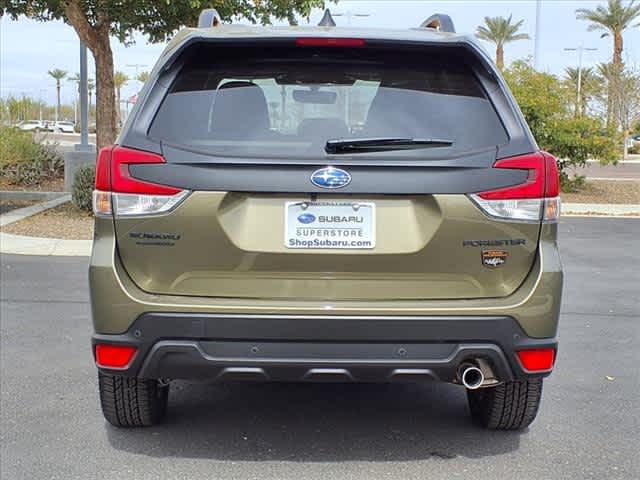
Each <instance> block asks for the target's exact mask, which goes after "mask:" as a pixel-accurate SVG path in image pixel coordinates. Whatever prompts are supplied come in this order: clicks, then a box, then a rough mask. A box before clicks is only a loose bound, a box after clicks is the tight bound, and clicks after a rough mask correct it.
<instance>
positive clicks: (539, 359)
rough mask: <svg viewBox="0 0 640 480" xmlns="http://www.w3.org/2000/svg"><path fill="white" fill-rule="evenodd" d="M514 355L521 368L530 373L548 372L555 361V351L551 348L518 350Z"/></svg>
mask: <svg viewBox="0 0 640 480" xmlns="http://www.w3.org/2000/svg"><path fill="white" fill-rule="evenodd" d="M516 355H517V356H518V360H519V361H520V365H522V368H523V369H525V370H526V371H527V372H530V373H539V372H548V371H550V370H551V369H552V368H553V363H554V362H555V359H556V351H555V350H554V349H553V348H539V349H534V350H520V351H518V352H516Z"/></svg>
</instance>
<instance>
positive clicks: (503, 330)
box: [92, 313, 557, 381]
mask: <svg viewBox="0 0 640 480" xmlns="http://www.w3.org/2000/svg"><path fill="white" fill-rule="evenodd" d="M92 342H93V344H94V345H95V344H96V343H111V344H124V345H134V346H136V347H138V349H139V350H138V353H137V355H136V356H135V358H134V360H133V362H132V364H131V365H130V366H129V368H128V369H127V370H126V371H111V370H109V369H105V368H101V369H100V370H101V371H103V372H105V373H113V374H118V375H127V376H140V377H144V378H163V377H168V378H174V379H231V378H233V377H234V375H231V374H230V373H229V370H226V369H229V368H231V369H236V370H231V372H232V373H233V372H235V373H238V374H239V375H238V376H239V377H240V379H262V380H286V381H303V380H309V379H310V376H311V379H313V377H320V378H333V377H334V376H337V377H342V376H345V379H349V378H351V380H355V381H388V380H390V379H391V377H394V378H393V379H406V378H412V377H421V376H422V375H423V374H424V378H429V379H436V380H442V381H455V374H456V370H457V368H458V366H459V365H460V363H462V362H463V361H466V360H469V359H472V358H477V357H482V358H485V359H487V360H489V362H490V363H491V364H492V367H493V368H494V370H495V373H496V374H497V375H498V378H499V379H500V380H503V381H504V380H511V379H514V378H526V377H530V376H531V374H529V373H527V372H525V371H524V370H523V369H522V367H521V365H520V363H519V362H518V360H517V358H516V355H515V351H516V350H522V349H528V348H556V347H557V341H556V339H555V338H541V339H536V338H531V337H527V336H526V335H525V334H524V332H523V331H522V329H521V328H520V326H519V325H518V323H517V322H516V321H515V320H514V319H513V318H511V317H464V316H461V317H452V316H446V317H444V316H443V317H440V316H433V317H418V316H415V317H407V316H402V317H400V316H398V317H391V316H384V317H383V316H300V315H290V316H280V315H224V314H189V313H146V314H143V315H141V316H140V317H138V318H137V319H136V320H135V322H134V323H133V324H132V326H131V328H130V329H129V330H128V331H127V332H126V333H124V334H120V335H103V334H95V335H94V336H93V337H92ZM318 368H320V369H325V370H326V371H324V373H326V374H327V376H326V377H325V376H324V373H323V371H321V372H320V373H318V372H316V373H314V372H312V370H313V369H318ZM337 370H344V372H346V374H345V373H344V372H337ZM420 370H423V371H424V372H423V373H422V374H421V373H419V371H420ZM252 372H253V373H252ZM394 372H395V373H394ZM254 374H255V375H254ZM254 376H255V378H249V377H254Z"/></svg>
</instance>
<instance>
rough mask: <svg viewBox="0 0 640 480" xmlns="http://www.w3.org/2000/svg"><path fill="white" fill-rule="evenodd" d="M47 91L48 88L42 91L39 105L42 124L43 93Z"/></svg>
mask: <svg viewBox="0 0 640 480" xmlns="http://www.w3.org/2000/svg"><path fill="white" fill-rule="evenodd" d="M46 91H47V89H46V88H41V89H40V100H39V101H38V104H39V106H40V122H42V92H46Z"/></svg>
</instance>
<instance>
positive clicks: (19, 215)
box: [0, 193, 71, 227]
mask: <svg viewBox="0 0 640 480" xmlns="http://www.w3.org/2000/svg"><path fill="white" fill-rule="evenodd" d="M69 201H71V194H69V193H66V194H62V195H61V196H59V197H58V198H54V199H53V200H49V201H48V202H44V203H38V204H37V205H31V206H30V207H24V208H17V209H15V210H11V211H10V212H7V213H3V214H2V215H0V227H5V226H7V225H9V224H10V223H15V222H19V221H20V220H24V219H25V218H27V217H30V216H31V215H35V214H36V213H40V212H44V211H45V210H49V209H50V208H54V207H57V206H58V205H62V204H63V203H66V202H69Z"/></svg>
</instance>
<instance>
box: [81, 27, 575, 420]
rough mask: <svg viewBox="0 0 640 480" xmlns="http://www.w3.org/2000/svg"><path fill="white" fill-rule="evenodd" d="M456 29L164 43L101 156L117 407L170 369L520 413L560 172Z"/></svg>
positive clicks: (545, 282) (101, 277)
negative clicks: (387, 387) (397, 385)
mask: <svg viewBox="0 0 640 480" xmlns="http://www.w3.org/2000/svg"><path fill="white" fill-rule="evenodd" d="M205 17H206V15H205ZM436 21H437V22H438V23H439V24H440V27H441V28H440V31H438V30H437V29H435V28H432V26H433V25H434V22H436ZM450 24H451V22H450V20H449V19H448V18H447V17H445V16H442V15H439V16H435V17H432V18H430V19H429V20H427V21H426V22H425V23H424V24H423V25H422V28H416V29H407V30H404V31H399V30H367V29H357V28H339V27H333V28H331V27H327V26H321V27H302V28H301V27H296V28H291V29H283V28H280V27H278V28H272V27H247V26H244V25H243V26H233V25H223V26H219V27H216V28H201V29H193V30H186V31H184V32H183V33H182V34H179V35H177V36H176V37H174V40H173V41H171V42H170V44H169V45H168V47H167V49H166V50H165V53H164V54H163V55H162V57H161V58H160V60H159V65H157V66H156V68H154V69H153V72H154V73H153V74H152V78H151V79H150V80H149V82H148V83H147V87H146V88H145V91H144V93H142V94H141V95H140V98H139V101H138V102H137V103H136V106H135V108H134V109H133V111H132V113H131V116H130V118H129V120H128V122H127V124H126V125H125V127H124V129H123V131H122V132H121V134H120V136H119V137H118V143H117V145H114V146H110V147H107V148H104V149H102V150H101V151H100V153H99V158H98V161H97V166H96V172H97V174H96V187H95V188H96V189H95V191H94V197H93V201H94V202H93V205H94V212H95V215H96V225H95V236H94V241H93V252H92V257H91V261H90V267H89V281H90V292H91V303H92V314H93V326H94V330H95V333H94V335H93V339H92V343H93V353H94V356H95V362H96V365H97V369H98V378H99V390H100V400H101V406H102V411H103V413H104V416H105V418H106V419H107V421H109V422H110V423H111V424H113V425H116V426H119V427H137V426H144V425H152V424H154V423H157V422H159V421H160V420H161V419H162V418H163V416H164V414H165V411H166V408H167V395H168V390H169V388H170V384H171V381H172V380H176V379H184V380H205V381H214V380H216V381H226V380H247V381H249V380H251V381H255V380H258V381H304V382H307V381H334V382H396V381H397V382H407V381H408V382H421V381H425V382H429V381H441V382H449V383H453V384H457V385H460V386H461V388H462V387H464V388H465V389H466V391H467V395H468V401H469V405H470V412H471V416H472V418H473V419H474V420H476V421H477V422H478V423H479V424H481V425H483V426H484V427H487V428H491V429H504V430H509V429H522V428H525V427H527V426H528V425H529V424H530V423H531V422H532V421H533V420H534V418H535V417H536V415H537V412H538V407H539V405H540V401H541V395H542V386H543V379H544V377H546V376H547V375H549V373H550V372H551V371H552V369H553V368H554V362H555V358H556V349H557V339H556V332H557V326H558V315H559V310H560V298H561V293H562V282H563V273H562V265H561V262H560V255H559V252H558V246H557V241H556V240H557V220H558V215H559V211H560V198H559V178H558V169H557V165H556V160H555V158H554V157H553V156H551V155H550V154H548V153H546V152H543V151H541V150H540V149H539V148H538V146H537V144H536V142H535V140H534V138H533V137H532V135H531V132H530V131H529V129H528V127H527V124H526V122H525V120H524V118H523V116H522V114H521V113H520V110H519V109H518V106H517V104H516V102H515V100H514V98H513V97H512V95H511V93H510V92H509V89H508V88H507V85H506V83H505V81H504V80H503V78H502V75H501V73H500V71H499V70H498V69H497V68H496V66H495V65H494V64H493V62H492V61H491V59H490V58H489V57H488V56H487V55H486V54H485V53H484V51H483V49H482V48H481V47H480V46H479V45H478V44H477V43H476V40H474V39H473V38H472V37H471V36H458V35H456V34H455V33H453V32H452V28H451V27H450ZM425 59H428V61H425ZM347 99H348V101H350V102H352V103H351V104H349V105H347V104H346V103H345V102H346V101H347ZM347 107H348V108H347ZM282 112H286V115H282ZM354 127H357V128H354ZM354 132H355V133H354ZM363 401H366V399H364V400H363ZM287 408H295V406H291V405H290V406H288V407H287ZM461 414H463V412H462V411H461Z"/></svg>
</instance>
